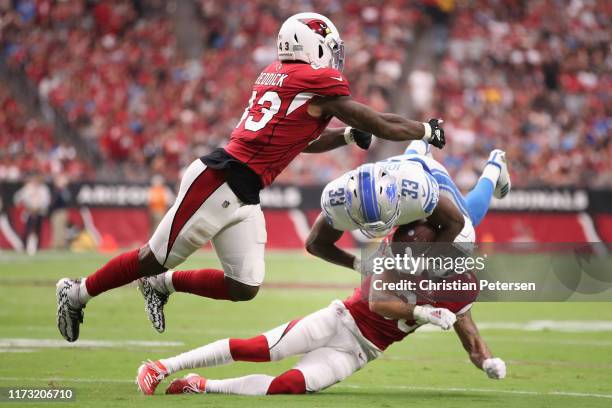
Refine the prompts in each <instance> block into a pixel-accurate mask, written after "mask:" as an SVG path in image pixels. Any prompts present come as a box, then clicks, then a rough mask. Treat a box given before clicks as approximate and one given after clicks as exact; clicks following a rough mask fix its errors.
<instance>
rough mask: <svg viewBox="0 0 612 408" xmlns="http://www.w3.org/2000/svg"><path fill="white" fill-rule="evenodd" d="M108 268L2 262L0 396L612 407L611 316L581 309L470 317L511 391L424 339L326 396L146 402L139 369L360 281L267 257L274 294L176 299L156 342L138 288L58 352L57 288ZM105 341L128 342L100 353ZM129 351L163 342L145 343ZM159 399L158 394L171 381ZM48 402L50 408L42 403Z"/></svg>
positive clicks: (56, 261) (457, 353)
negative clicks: (22, 390) (35, 391)
mask: <svg viewBox="0 0 612 408" xmlns="http://www.w3.org/2000/svg"><path fill="white" fill-rule="evenodd" d="M106 258H108V257H107V256H103V255H99V254H65V253H41V254H40V255H37V256H36V257H33V258H28V257H25V256H18V255H14V254H12V253H7V252H1V253H0V323H1V324H0V361H1V364H0V387H25V386H28V387H71V388H73V389H74V390H75V393H76V402H69V403H64V404H61V403H52V404H51V405H49V406H53V407H55V406H62V405H65V406H69V407H76V406H78V407H124V406H126V407H127V406H129V407H145V406H147V407H162V406H163V407H171V406H180V407H182V408H183V407H191V406H203V405H204V404H206V405H205V406H211V407H234V406H236V407H245V406H248V407H252V406H263V405H264V404H265V405H266V406H283V407H294V406H304V407H306V406H307V407H346V406H351V407H354V408H357V407H362V406H369V407H395V406H418V407H419V408H425V407H436V408H444V407H457V406H469V407H493V406H495V407H507V406H513V407H514V406H516V407H565V406H568V407H569V406H572V407H575V406H580V407H610V406H612V331H610V326H612V307H611V306H612V305H611V304H610V303H576V302H574V303H556V304H553V303H481V304H477V305H476V306H475V307H474V309H473V315H474V318H475V320H476V322H477V323H482V324H483V330H482V333H483V336H484V337H485V339H486V340H487V341H488V342H489V345H490V346H491V348H492V350H493V352H494V354H495V355H497V356H499V357H501V358H503V359H504V360H505V361H506V362H507V364H508V377H507V378H506V379H505V380H503V381H494V380H489V379H488V378H486V375H485V374H484V373H483V372H481V371H478V370H476V369H475V368H474V367H473V366H472V365H471V364H470V363H469V361H468V359H467V356H466V354H465V352H464V351H463V349H462V348H461V345H460V343H459V341H458V340H457V338H456V336H455V335H454V333H453V332H441V331H440V332H438V331H429V330H426V331H423V332H417V333H415V334H413V335H411V336H409V337H408V338H407V339H406V340H405V341H404V342H402V343H400V344H396V345H394V346H392V347H391V348H390V349H389V350H388V351H387V352H386V353H385V354H384V355H383V357H382V358H380V359H379V360H377V361H375V362H373V363H371V364H369V365H368V366H366V367H365V368H364V369H363V370H361V371H360V372H358V373H356V374H355V375H353V376H352V377H350V378H349V379H348V380H347V381H345V382H343V383H341V384H338V385H336V386H334V387H331V388H329V389H327V390H325V391H324V392H321V393H319V394H313V395H304V396H274V397H267V398H266V397H258V398H255V397H234V396H223V395H192V396H165V395H161V394H160V395H156V396H154V397H145V396H142V395H140V394H139V393H138V391H137V388H136V386H135V384H134V383H133V380H134V377H135V374H136V368H137V367H138V365H139V364H140V362H141V361H142V360H144V359H147V358H152V359H157V358H161V357H167V356H170V355H174V354H177V353H179V352H182V351H185V350H188V349H191V348H193V347H196V346H200V345H202V344H205V343H207V342H210V341H213V340H216V339H219V338H224V337H230V336H232V337H247V336H249V337H250V336H252V335H256V334H259V333H260V332H261V331H263V330H266V329H269V328H272V327H274V326H276V325H278V324H280V323H282V322H284V321H287V320H289V319H292V318H295V317H299V316H302V315H305V314H308V313H310V312H313V311H315V310H317V309H319V308H321V307H323V306H326V305H328V304H329V303H330V301H331V300H332V299H335V298H341V299H342V298H344V297H346V296H347V295H348V294H349V293H350V292H351V289H350V286H351V285H352V284H357V283H358V281H359V277H358V275H356V274H354V273H351V272H350V271H347V270H344V269H341V268H336V267H334V266H330V265H328V264H325V263H323V262H321V261H318V260H315V259H314V258H312V257H307V256H305V255H303V254H302V253H300V252H292V253H268V255H267V276H266V283H268V284H270V285H269V286H268V287H265V286H264V288H263V289H262V290H261V291H260V293H259V295H258V296H257V298H256V299H255V300H253V301H251V302H248V303H229V302H221V301H212V300H208V299H204V298H199V297H195V296H191V295H185V294H178V295H173V297H172V298H171V300H170V303H169V305H168V306H167V309H166V310H167V313H166V318H167V330H166V333H164V334H163V335H160V334H157V333H156V332H155V331H154V330H153V329H152V328H151V327H150V325H149V322H148V321H147V319H146V316H145V313H144V310H143V302H142V299H141V297H140V295H138V294H137V292H136V289H135V286H130V287H126V288H122V289H119V290H115V291H113V292H110V293H107V294H105V295H104V296H101V297H100V298H98V299H94V300H93V301H92V302H90V303H89V305H88V306H87V309H86V310H85V312H86V313H85V324H84V325H83V326H82V329H81V339H82V340H87V341H95V342H94V343H90V344H89V345H88V346H87V347H83V346H79V345H78V343H77V345H76V346H69V345H68V343H62V342H58V343H56V342H55V341H58V340H62V338H61V336H60V335H59V333H58V331H57V329H56V327H55V286H54V285H55V282H56V280H57V279H59V278H61V277H64V276H71V277H76V276H83V275H86V274H88V273H90V272H92V271H93V270H95V269H96V268H97V267H98V266H100V265H101V264H102V263H103V262H104V260H105V259H106ZM214 265H218V262H217V261H216V259H215V258H214V257H213V256H212V254H207V253H201V254H197V255H195V256H194V257H192V258H191V259H190V260H189V261H188V262H187V263H186V264H185V265H184V266H185V268H186V269H187V268H196V267H210V266H214ZM283 283H302V284H309V283H328V284H329V285H327V286H325V285H323V286H324V287H322V288H321V287H317V288H316V289H313V288H310V289H309V288H308V285H293V286H289V287H288V286H287V285H282V284H283ZM547 320H550V321H553V323H557V325H558V326H559V327H563V324H567V323H569V322H576V321H599V322H601V323H602V324H601V326H604V325H605V324H606V322H607V326H608V331H605V330H601V329H600V330H592V331H576V330H574V331H562V330H559V329H558V328H557V329H555V328H553V329H544V330H540V329H537V327H538V324H537V323H536V324H532V326H531V327H532V330H527V329H524V328H523V327H522V325H523V324H527V323H528V322H534V321H547ZM492 323H505V324H506V327H505V328H502V327H499V326H497V327H491V324H492ZM592 323H593V322H592ZM591 327H592V328H595V329H597V328H598V327H599V326H597V325H596V324H592V325H591ZM16 339H21V340H16ZM32 340H53V342H47V343H43V342H40V341H32ZM102 340H105V341H113V342H123V343H98V342H99V341H102ZM128 341H156V342H167V343H163V344H157V345H150V346H143V345H139V344H138V343H131V344H130V343H129V342H128ZM126 342H128V343H126ZM43 345H45V346H46V347H42V346H43ZM59 346H61V347H59ZM103 346H104V347H103ZM294 361H295V359H289V360H286V361H283V362H278V363H269V364H253V363H251V364H247V363H237V364H234V365H231V366H224V367H219V368H213V369H207V370H201V371H199V372H201V373H202V374H203V375H205V376H208V377H211V378H225V377H231V376H239V375H245V374H251V373H257V372H259V373H270V374H276V373H280V372H282V371H283V370H285V369H287V368H289V367H290V366H291V365H292V364H293V363H294ZM160 388H161V390H160V391H163V389H164V384H162V386H160ZM0 405H2V403H1V402H0ZM4 405H6V406H35V405H36V404H27V403H14V402H11V403H5V404H4ZM41 405H42V406H47V405H46V404H40V403H39V404H38V405H37V406H41Z"/></svg>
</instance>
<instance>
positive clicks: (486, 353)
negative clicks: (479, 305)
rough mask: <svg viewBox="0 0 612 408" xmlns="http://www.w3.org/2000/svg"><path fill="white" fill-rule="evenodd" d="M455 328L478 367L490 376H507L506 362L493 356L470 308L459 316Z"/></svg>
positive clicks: (495, 377) (497, 377)
mask: <svg viewBox="0 0 612 408" xmlns="http://www.w3.org/2000/svg"><path fill="white" fill-rule="evenodd" d="M454 328H455V332H456V333H457V336H459V339H460V340H461V343H462V344H463V348H464V349H465V351H467V353H468V355H469V356H470V360H471V361H472V363H474V365H475V366H476V367H478V368H480V369H481V370H483V371H484V372H486V373H487V375H488V376H489V378H493V379H497V380H501V379H502V378H504V377H506V363H504V361H503V360H502V359H501V358H493V356H492V355H491V351H490V350H489V346H487V343H486V342H485V341H484V339H483V338H482V337H481V336H480V333H479V332H478V327H476V323H475V322H474V320H473V319H472V314H471V312H470V311H469V310H468V311H467V312H465V313H463V314H461V315H458V316H457V322H456V323H455V325H454Z"/></svg>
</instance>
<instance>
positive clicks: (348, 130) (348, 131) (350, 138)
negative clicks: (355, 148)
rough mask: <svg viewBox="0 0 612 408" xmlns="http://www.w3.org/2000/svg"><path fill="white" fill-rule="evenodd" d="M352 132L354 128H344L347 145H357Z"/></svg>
mask: <svg viewBox="0 0 612 408" xmlns="http://www.w3.org/2000/svg"><path fill="white" fill-rule="evenodd" d="M351 130H353V128H352V127H350V126H347V127H345V128H344V141H345V142H346V144H347V145H350V144H351V143H355V138H354V137H353V132H351ZM430 133H431V130H430Z"/></svg>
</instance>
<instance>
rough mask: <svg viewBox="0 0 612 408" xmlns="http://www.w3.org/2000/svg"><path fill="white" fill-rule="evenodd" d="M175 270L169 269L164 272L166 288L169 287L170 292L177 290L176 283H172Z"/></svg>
mask: <svg viewBox="0 0 612 408" xmlns="http://www.w3.org/2000/svg"><path fill="white" fill-rule="evenodd" d="M173 273H174V271H167V272H165V273H164V274H163V279H164V284H165V285H166V289H168V292H169V293H174V292H176V289H174V284H172V274H173Z"/></svg>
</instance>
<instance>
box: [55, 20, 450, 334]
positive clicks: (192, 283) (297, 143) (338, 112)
mask: <svg viewBox="0 0 612 408" xmlns="http://www.w3.org/2000/svg"><path fill="white" fill-rule="evenodd" d="M277 44H278V57H279V58H278V59H279V60H278V61H277V62H274V63H272V64H270V65H269V66H268V67H266V68H265V69H264V70H263V71H262V72H261V74H260V75H259V76H258V77H257V79H256V81H255V84H254V86H253V92H252V94H251V98H250V100H249V104H248V106H247V108H246V110H245V111H244V114H243V115H242V118H241V119H240V121H239V122H238V125H237V126H236V128H235V129H234V131H233V132H232V134H231V136H230V140H229V143H228V144H227V145H226V146H225V147H224V148H220V149H217V150H215V151H213V152H212V153H211V154H209V155H207V156H204V157H202V158H200V159H197V160H195V161H194V162H193V163H192V164H191V165H190V166H189V167H188V168H187V169H186V171H185V173H184V175H183V178H182V180H181V184H180V189H179V192H178V195H177V198H176V202H175V203H174V205H173V206H172V207H171V208H170V209H169V211H168V212H167V214H166V215H165V216H164V218H163V220H162V222H161V223H160V225H159V226H158V227H157V229H156V231H155V232H154V233H153V236H152V237H151V239H150V240H149V242H148V243H147V244H145V245H144V246H142V247H141V248H139V249H135V250H132V251H129V252H126V253H123V254H121V255H119V256H116V257H115V258H113V259H111V260H110V261H109V262H108V263H106V264H105V265H104V266H103V267H102V268H100V269H99V270H98V271H96V272H95V273H93V274H91V275H89V276H88V277H87V278H83V279H68V278H64V279H61V280H60V281H59V282H58V283H57V289H56V296H57V326H58V329H59V331H60V333H61V334H62V336H63V337H64V338H65V339H66V340H68V341H75V340H77V338H78V337H79V329H80V324H81V323H82V322H83V308H84V307H85V304H86V303H87V302H88V301H89V300H90V299H91V298H92V297H95V296H98V295H99V294H101V293H103V292H105V291H108V290H110V289H113V288H117V287H120V286H123V285H126V284H128V283H130V282H132V281H135V280H139V288H140V290H141V292H142V294H143V296H144V298H145V306H146V311H147V315H148V318H149V320H151V322H152V324H153V326H154V328H155V329H156V330H158V331H159V332H162V331H164V329H165V319H164V315H163V307H164V305H165V304H166V302H167V301H168V297H169V295H170V294H171V293H172V292H175V291H177V292H188V293H192V294H196V295H199V296H205V297H209V298H214V299H226V300H233V301H239V300H250V299H252V298H253V297H254V296H255V295H256V294H257V292H258V289H259V286H260V285H261V283H262V281H263V278H264V270H265V269H264V247H265V243H266V229H265V221H264V217H263V213H262V211H261V208H260V206H259V191H260V190H261V189H262V188H264V187H265V186H267V185H269V184H270V183H272V181H273V180H274V179H275V178H276V176H278V174H279V173H280V172H281V171H282V170H283V169H284V168H285V167H286V166H287V165H288V164H289V163H290V162H291V160H293V158H294V157H295V156H296V155H298V154H299V153H301V152H321V151H326V150H330V149H333V148H336V147H339V146H341V145H344V144H348V143H352V142H356V143H357V144H359V145H360V146H362V147H366V148H367V146H368V145H369V140H370V137H371V134H374V135H376V136H377V137H380V138H383V139H388V140H398V141H403V140H418V139H422V140H424V141H426V142H427V143H430V144H432V145H434V146H436V147H438V148H442V147H443V146H444V144H445V139H444V131H443V129H442V128H441V127H440V124H441V121H440V120H437V119H431V120H429V121H428V122H425V123H421V122H416V121H412V120H408V119H405V118H403V117H401V116H398V115H394V114H390V113H378V112H376V111H374V110H372V109H371V108H369V107H367V106H365V105H363V104H360V103H358V102H356V101H354V100H353V99H352V98H351V96H350V91H349V85H348V81H347V79H346V78H345V77H344V75H343V74H342V67H343V64H344V46H343V43H342V40H341V39H340V35H339V33H338V30H337V29H336V27H335V26H334V24H333V23H332V22H331V21H330V20H329V19H327V18H326V17H324V16H322V15H320V14H316V13H301V14H296V15H294V16H292V17H290V18H289V19H287V20H286V21H285V22H284V24H283V25H282V27H281V29H280V32H279V35H278V42H277ZM332 117H337V118H338V119H340V120H342V121H343V122H345V123H346V124H348V125H349V127H346V128H341V129H325V128H326V127H327V125H328V124H329V122H330V120H331V119H332ZM357 129H361V131H358V130H357ZM208 241H211V242H212V244H213V247H214V248H215V251H216V252H217V255H218V256H219V259H220V261H221V263H222V265H223V270H217V269H199V270H192V271H171V269H173V268H175V267H176V266H178V265H180V264H181V263H182V262H183V261H184V260H185V259H186V258H187V257H189V256H190V255H191V254H192V253H193V252H194V251H196V250H197V249H198V248H200V247H201V246H202V245H204V244H205V243H206V242H208ZM169 270H170V271H169Z"/></svg>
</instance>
